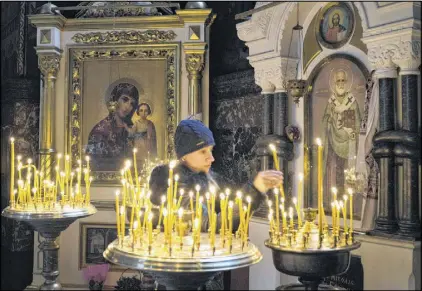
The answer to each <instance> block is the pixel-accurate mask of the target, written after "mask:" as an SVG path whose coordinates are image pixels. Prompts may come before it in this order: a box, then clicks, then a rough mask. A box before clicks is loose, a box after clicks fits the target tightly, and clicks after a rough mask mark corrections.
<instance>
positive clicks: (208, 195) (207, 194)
mask: <svg viewBox="0 0 422 291" xmlns="http://www.w3.org/2000/svg"><path fill="white" fill-rule="evenodd" d="M205 198H206V199H207V200H210V193H209V192H207V193H205Z"/></svg>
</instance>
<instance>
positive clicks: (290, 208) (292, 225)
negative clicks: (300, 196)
mask: <svg viewBox="0 0 422 291" xmlns="http://www.w3.org/2000/svg"><path fill="white" fill-rule="evenodd" d="M289 218H290V228H291V229H293V228H294V223H293V207H289Z"/></svg>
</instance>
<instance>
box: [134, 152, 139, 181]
mask: <svg viewBox="0 0 422 291" xmlns="http://www.w3.org/2000/svg"><path fill="white" fill-rule="evenodd" d="M137 152H138V149H137V148H134V149H133V167H134V170H135V183H136V189H139V179H138V166H137V164H136V153H137Z"/></svg>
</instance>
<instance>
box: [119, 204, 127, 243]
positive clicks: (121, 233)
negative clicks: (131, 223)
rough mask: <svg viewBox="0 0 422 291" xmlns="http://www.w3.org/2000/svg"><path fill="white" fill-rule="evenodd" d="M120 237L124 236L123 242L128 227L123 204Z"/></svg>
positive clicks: (121, 207)
mask: <svg viewBox="0 0 422 291" xmlns="http://www.w3.org/2000/svg"><path fill="white" fill-rule="evenodd" d="M119 214H120V218H119V220H120V237H121V238H122V242H123V240H124V238H125V227H126V225H125V224H126V221H125V208H124V207H123V206H120V213H119Z"/></svg>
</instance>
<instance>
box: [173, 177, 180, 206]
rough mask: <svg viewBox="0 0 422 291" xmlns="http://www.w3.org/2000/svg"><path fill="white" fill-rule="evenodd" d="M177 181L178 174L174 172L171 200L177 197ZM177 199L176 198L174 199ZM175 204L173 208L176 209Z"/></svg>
mask: <svg viewBox="0 0 422 291" xmlns="http://www.w3.org/2000/svg"><path fill="white" fill-rule="evenodd" d="M178 182H179V175H177V174H175V175H174V189H173V200H174V199H177V184H178ZM176 201H177V200H176ZM176 207H177V204H176V205H174V208H175V210H176Z"/></svg>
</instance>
